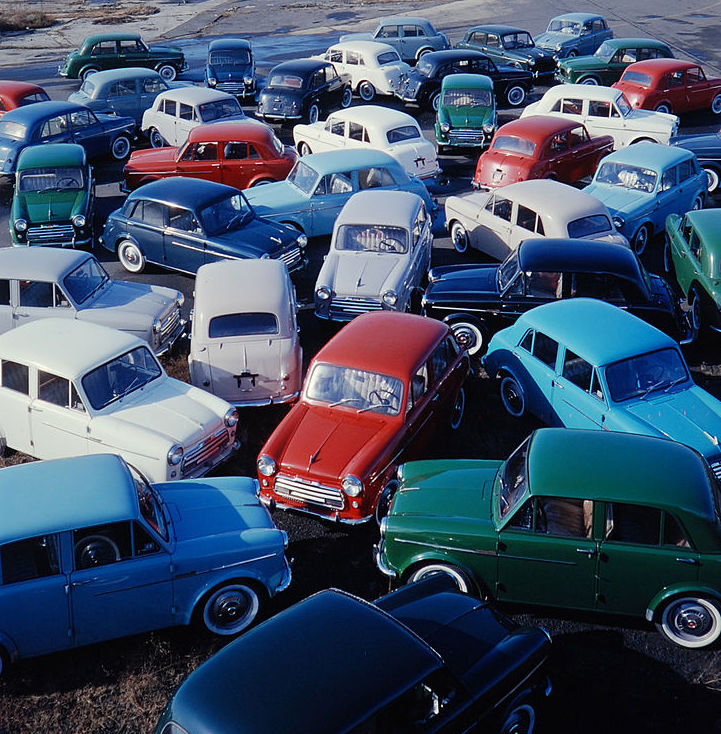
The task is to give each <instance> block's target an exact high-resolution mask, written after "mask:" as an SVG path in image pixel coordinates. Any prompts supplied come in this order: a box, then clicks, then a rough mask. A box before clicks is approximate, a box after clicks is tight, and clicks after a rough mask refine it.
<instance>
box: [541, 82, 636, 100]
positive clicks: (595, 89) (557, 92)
mask: <svg viewBox="0 0 721 734" xmlns="http://www.w3.org/2000/svg"><path fill="white" fill-rule="evenodd" d="M619 94H621V90H620V89H612V88H611V87H603V86H601V85H596V86H594V85H592V84H558V85H557V86H555V87H551V88H550V89H549V90H548V91H547V92H546V93H545V94H544V95H543V97H542V100H546V99H553V100H556V99H560V98H561V97H563V98H564V99H565V98H568V97H575V98H576V99H595V100H600V101H602V102H612V101H613V100H615V99H616V98H617V97H618V96H619Z"/></svg>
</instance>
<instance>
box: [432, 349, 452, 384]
mask: <svg viewBox="0 0 721 734" xmlns="http://www.w3.org/2000/svg"><path fill="white" fill-rule="evenodd" d="M455 356H456V355H455V353H454V352H451V351H450V348H449V342H448V340H447V339H444V340H443V341H442V342H441V343H440V344H439V345H438V346H437V347H436V348H435V349H434V350H433V354H431V371H432V373H433V379H434V381H435V382H436V383H437V382H438V381H439V380H440V378H441V377H442V375H443V373H444V372H445V371H446V370H447V369H448V365H449V364H450V363H451V362H452V361H453V359H455Z"/></svg>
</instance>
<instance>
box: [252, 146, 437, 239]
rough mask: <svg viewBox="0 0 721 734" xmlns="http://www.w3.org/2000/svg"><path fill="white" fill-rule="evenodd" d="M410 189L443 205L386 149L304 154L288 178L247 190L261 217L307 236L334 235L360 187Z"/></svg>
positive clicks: (430, 208) (433, 207) (432, 208)
mask: <svg viewBox="0 0 721 734" xmlns="http://www.w3.org/2000/svg"><path fill="white" fill-rule="evenodd" d="M379 188H380V189H388V190H389V191H410V192H411V193H413V194H418V195H419V196H420V197H421V198H422V199H423V201H424V202H425V204H426V211H428V212H433V211H435V210H436V209H437V208H438V207H437V205H436V204H435V203H434V202H433V201H432V199H431V197H430V195H429V193H428V189H426V187H425V184H424V183H423V182H422V181H421V180H420V179H417V178H415V176H409V175H408V174H407V173H406V172H405V170H404V168H403V167H402V166H401V164H400V163H398V161H396V160H395V159H394V158H391V157H390V156H389V155H388V154H387V153H383V152H382V151H380V150H373V149H369V150H360V149H354V150H330V151H326V152H324V153H313V154H311V155H306V156H303V157H302V158H299V159H298V161H297V162H296V164H295V166H293V169H292V170H291V172H290V173H289V174H288V177H287V178H286V179H285V181H276V182H274V183H269V184H266V185H265V186H256V187H254V188H251V189H247V190H246V191H244V192H243V193H244V194H245V197H246V199H247V200H248V201H249V202H250V205H251V206H252V207H253V209H254V210H255V213H256V214H257V215H258V216H259V217H264V218H265V219H272V220H274V221H276V222H280V223H281V224H288V225H290V226H292V227H295V228H296V229H298V230H300V231H301V232H303V233H304V234H305V235H306V236H307V237H316V236H319V235H329V234H330V233H331V232H332V231H333V225H334V224H335V220H336V217H337V216H338V213H339V212H340V210H341V209H342V208H343V205H344V204H345V203H346V202H347V201H348V199H350V197H351V196H352V195H353V194H354V193H355V192H356V191H366V190H368V189H379Z"/></svg>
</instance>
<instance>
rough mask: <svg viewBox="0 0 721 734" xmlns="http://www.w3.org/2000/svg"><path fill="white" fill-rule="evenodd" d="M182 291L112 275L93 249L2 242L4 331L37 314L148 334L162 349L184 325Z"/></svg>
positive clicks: (0, 324)
mask: <svg viewBox="0 0 721 734" xmlns="http://www.w3.org/2000/svg"><path fill="white" fill-rule="evenodd" d="M183 301H184V297H183V294H182V293H181V292H180V291H176V290H175V289H173V288H165V287H163V286H159V285H148V284H146V283H129V282H127V281H119V280H113V279H112V278H111V277H110V276H109V275H108V274H107V273H106V272H105V270H104V269H103V266H102V265H101V264H100V263H99V262H98V261H97V260H96V259H95V257H94V256H93V255H90V254H89V253H87V252H80V251H73V250H62V249H59V248H54V247H53V248H43V249H42V250H40V249H37V248H33V247H23V248H11V247H3V248H0V333H5V332H6V331H9V330H10V329H14V328H15V327H18V326H21V325H23V324H27V323H29V322H30V321H35V320H36V319H46V318H63V319H78V320H79V321H89V322H91V323H94V324H101V325H103V326H110V327H112V328H114V329H120V331H126V332H128V333H130V334H133V335H134V336H137V337H139V338H140V339H144V340H145V341H146V342H148V344H149V345H150V348H151V349H152V350H153V351H154V352H155V353H156V354H158V355H160V354H163V353H164V352H166V351H167V350H168V349H170V348H171V347H172V346H173V344H174V343H175V342H176V340H177V339H178V338H179V337H180V336H181V335H182V334H183V333H184V331H185V321H184V320H183V319H182V318H181V316H180V308H181V306H182V305H183Z"/></svg>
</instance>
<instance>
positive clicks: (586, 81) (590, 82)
mask: <svg viewBox="0 0 721 734" xmlns="http://www.w3.org/2000/svg"><path fill="white" fill-rule="evenodd" d="M581 84H586V85H588V86H589V87H597V86H598V80H597V79H596V77H595V76H587V77H586V78H585V79H583V81H581Z"/></svg>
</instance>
